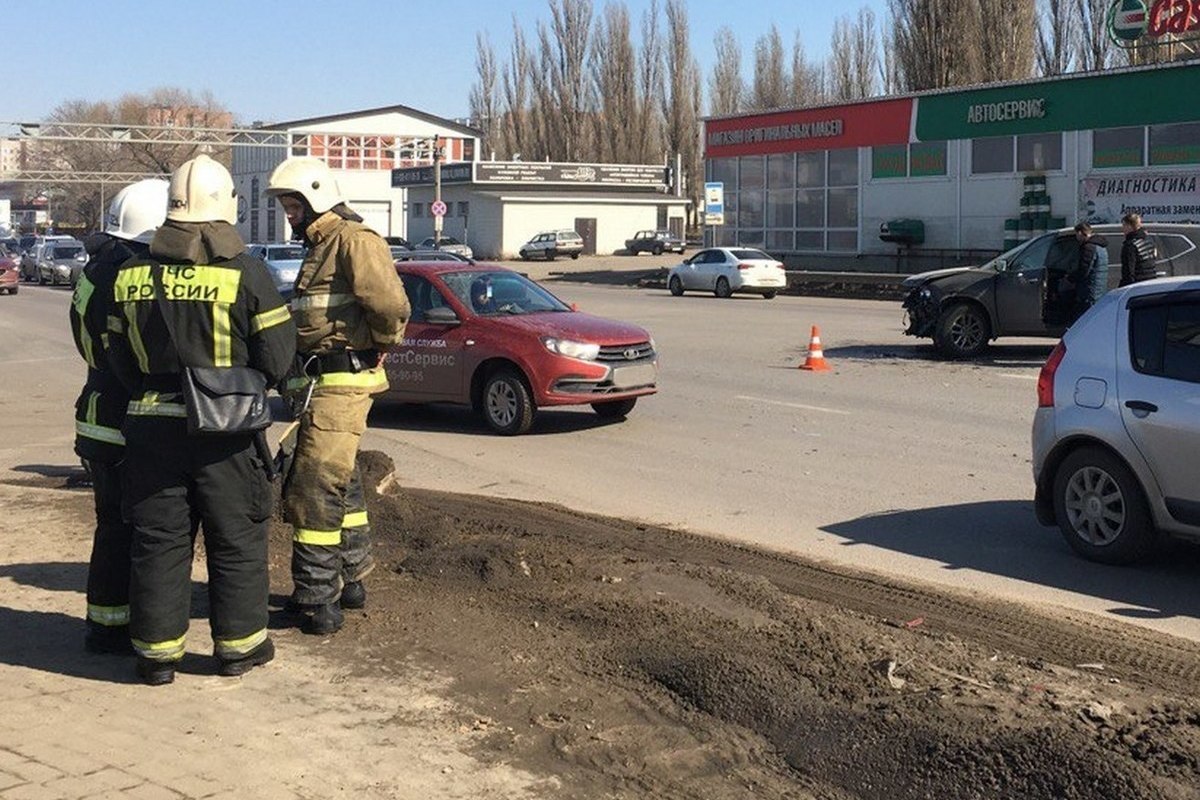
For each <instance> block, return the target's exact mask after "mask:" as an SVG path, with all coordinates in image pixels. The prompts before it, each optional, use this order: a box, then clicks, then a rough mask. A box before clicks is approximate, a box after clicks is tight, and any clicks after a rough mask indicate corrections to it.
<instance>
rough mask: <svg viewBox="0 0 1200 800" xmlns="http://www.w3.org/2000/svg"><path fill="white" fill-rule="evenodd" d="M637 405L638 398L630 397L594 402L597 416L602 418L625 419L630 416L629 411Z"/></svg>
mask: <svg viewBox="0 0 1200 800" xmlns="http://www.w3.org/2000/svg"><path fill="white" fill-rule="evenodd" d="M636 405H637V398H636V397H630V398H628V399H626V400H610V401H609V402H607V403H592V410H593V411H595V412H596V416H598V417H600V418H601V419H624V418H625V417H627V416H629V412H630V411H633V407H634V406H636Z"/></svg>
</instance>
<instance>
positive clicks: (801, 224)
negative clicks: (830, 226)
mask: <svg viewBox="0 0 1200 800" xmlns="http://www.w3.org/2000/svg"><path fill="white" fill-rule="evenodd" d="M796 227H797V228H824V227H825V190H824V189H801V190H800V191H798V192H796Z"/></svg>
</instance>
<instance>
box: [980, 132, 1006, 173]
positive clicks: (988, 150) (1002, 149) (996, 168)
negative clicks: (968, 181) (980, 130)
mask: <svg viewBox="0 0 1200 800" xmlns="http://www.w3.org/2000/svg"><path fill="white" fill-rule="evenodd" d="M1012 171H1013V137H1011V136H989V137H988V138H986V139H972V140H971V174H972V175H991V174H996V173H1001V172H1012Z"/></svg>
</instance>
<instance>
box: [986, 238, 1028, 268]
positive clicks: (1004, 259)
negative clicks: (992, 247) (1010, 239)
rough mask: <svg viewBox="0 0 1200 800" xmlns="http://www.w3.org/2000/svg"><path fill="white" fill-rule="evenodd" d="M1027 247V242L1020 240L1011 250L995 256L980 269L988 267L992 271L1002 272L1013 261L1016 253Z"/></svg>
mask: <svg viewBox="0 0 1200 800" xmlns="http://www.w3.org/2000/svg"><path fill="white" fill-rule="evenodd" d="M1027 247H1029V242H1021V243H1020V244H1019V245H1017V246H1016V247H1014V248H1013V249H1012V250H1009V251H1008V252H1006V253H1001V254H1000V255H998V256H996V257H995V258H993V259H992V260H991V261H989V262H987V263H986V264H984V265H983V266H982V267H980V269H990V270H992V271H993V272H1003V271H1004V270H1006V269H1008V265H1009V264H1012V263H1013V262H1014V261H1016V259H1017V255H1018V254H1019V253H1020V252H1021V251H1022V250H1024V249H1025V248H1027Z"/></svg>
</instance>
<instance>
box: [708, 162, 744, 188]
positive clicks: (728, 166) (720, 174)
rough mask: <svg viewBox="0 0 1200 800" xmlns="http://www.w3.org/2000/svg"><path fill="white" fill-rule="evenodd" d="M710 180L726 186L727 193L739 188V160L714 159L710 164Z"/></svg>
mask: <svg viewBox="0 0 1200 800" xmlns="http://www.w3.org/2000/svg"><path fill="white" fill-rule="evenodd" d="M708 164H709V167H708V179H709V180H710V181H717V182H720V183H723V184H725V189H726V191H733V190H735V189H736V188H737V159H736V158H714V159H713V160H711V161H709V162H708Z"/></svg>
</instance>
